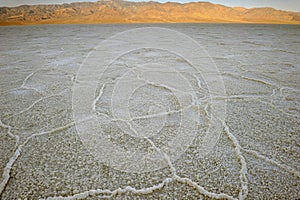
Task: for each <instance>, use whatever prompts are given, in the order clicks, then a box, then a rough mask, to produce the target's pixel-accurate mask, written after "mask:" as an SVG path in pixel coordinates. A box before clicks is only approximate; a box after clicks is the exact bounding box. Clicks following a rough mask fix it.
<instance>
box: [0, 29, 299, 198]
mask: <svg viewBox="0 0 300 200" xmlns="http://www.w3.org/2000/svg"><path fill="white" fill-rule="evenodd" d="M153 26H155V27H160V28H162V29H157V30H162V31H164V32H163V33H169V32H168V30H174V31H176V32H180V33H182V34H178V35H177V36H178V37H183V38H187V37H185V36H183V34H185V35H187V36H189V37H190V38H191V39H193V41H194V42H197V43H198V44H199V45H200V46H201V47H202V50H203V51H201V52H203V55H200V54H199V58H201V59H199V60H198V61H199V62H201V63H200V65H199V66H202V67H203V68H199V66H198V65H195V63H194V65H192V64H193V62H192V61H193V60H192V58H195V57H192V55H194V54H196V53H197V52H198V51H197V49H196V48H194V46H193V44H194V43H192V42H191V43H190V44H189V43H186V42H185V40H183V39H180V40H179V39H177V40H173V37H174V35H169V36H170V37H167V36H166V38H164V37H163V36H164V35H163V34H162V39H161V40H162V42H161V45H166V44H170V43H171V42H167V43H164V41H171V39H172V40H173V42H172V45H173V46H174V47H178V50H179V51H182V49H185V51H182V53H183V54H184V53H186V56H182V54H179V53H178V52H177V53H176V52H173V51H167V49H166V47H165V46H162V48H160V49H156V50H155V49H154V48H153V47H152V46H151V45H150V46H151V48H149V46H145V47H144V48H135V50H132V51H124V52H119V54H118V55H119V56H117V58H116V59H114V60H113V62H111V63H110V64H109V65H108V66H107V68H105V69H104V68H101V67H103V66H102V62H104V60H102V58H101V59H100V57H97V56H98V55H101V56H103V55H106V56H110V55H109V53H108V50H109V51H110V50H113V48H115V47H119V48H120V49H121V48H125V47H126V44H129V43H127V42H128V41H126V40H129V39H130V38H131V37H132V42H133V43H134V41H136V40H138V39H141V38H138V37H136V38H135V37H134V36H135V35H132V34H127V35H125V36H126V37H123V35H121V36H122V37H120V36H116V37H115V38H113V39H111V40H110V43H108V42H106V43H105V42H104V43H100V42H101V41H104V40H105V39H108V38H110V37H111V36H113V35H115V34H119V33H120V32H123V31H128V30H131V29H134V28H143V27H153ZM165 28H167V29H165ZM139 30H140V29H139ZM141 30H142V31H143V30H146V31H145V32H147V30H149V31H152V30H153V29H151V28H150V29H147V28H146V29H141ZM155 30H156V29H155ZM129 33H131V32H129ZM132 33H135V32H132ZM174 33H175V32H174ZM138 34H139V33H138ZM175 35H176V34H175ZM147 37H148V36H147ZM149 38H150V39H149V41H151V39H153V38H154V39H157V40H160V39H159V38H155V35H154V36H153V37H150V36H149ZM170 38H171V39H170ZM299 38H300V26H299V25H255V24H253V25H250V24H248V25H241V24H152V25H149V24H148V25H145V24H135V25H36V26H9V27H5V26H3V27H0V43H1V46H0V93H1V95H0V120H1V121H0V158H1V159H0V175H1V176H0V199H64V198H65V199H80V198H82V199H99V198H103V199H107V198H112V199H299V198H300V191H299V188H300V167H299V163H300V154H299V152H300V147H299V141H300V129H299V128H300V126H299V125H300V124H299V123H300V119H299V118H300V111H299V108H300V107H299V106H300V79H299V77H300V59H299V58H300V57H299V54H300V49H299V45H300V44H299ZM164 39H165V40H164ZM157 42H159V41H157ZM149 43H150V42H149ZM98 44H100V45H99V46H98ZM119 44H120V45H119ZM130 44H131V43H130ZM147 44H148V43H147ZM118 45H119V46H118ZM166 46H167V45H166ZM104 47H113V48H108V50H107V49H106V50H105V48H104ZM103 49H104V50H103ZM115 50H116V51H117V50H118V48H115ZM96 53H99V54H96ZM196 55H197V54H196ZM189 56H190V57H189ZM188 58H191V59H188ZM207 58H209V59H207ZM195 59H197V56H196V58H195ZM97 63H99V65H98V64H97ZM95 64H96V65H95ZM89 66H95V69H93V70H100V71H95V72H97V73H99V76H98V74H97V73H93V72H94V71H89V68H86V67H89ZM97 66H99V67H98V68H97ZM90 69H92V68H90ZM203 69H207V70H210V69H214V70H216V71H207V70H203ZM84 70H86V72H87V73H83V72H84ZM100 72H101V73H100ZM215 75H216V76H215ZM217 75H218V76H217ZM91 77H97V78H98V79H97V81H96V82H93V81H90V78H91ZM214 77H217V78H218V80H217V79H214ZM220 83H222V84H221V85H218V84H220ZM84 84H94V86H95V91H94V93H92V94H93V96H92V99H91V104H89V102H88V101H89V99H90V97H89V96H88V93H86V90H88V89H89V87H88V86H89V85H87V86H84ZM217 86H218V87H217ZM216 87H217V89H215V90H214V88H216ZM220 87H221V89H222V90H218V89H220ZM84 88H85V89H86V90H85V89H84ZM78 96H80V98H77V97H78ZM85 103H86V104H87V105H88V107H87V109H90V110H91V111H92V112H93V113H94V115H95V116H96V117H95V119H96V120H97V123H96V124H97V126H95V127H94V125H95V123H91V121H90V120H89V119H85V118H84V117H85V113H84V112H85V110H84V109H85V108H83V107H82V106H80V105H84V104H85ZM74 106H75V107H74ZM214 106H215V107H214ZM215 108H218V109H215ZM81 119H82V121H80V120H81ZM92 128H93V129H92ZM207 138H209V139H207ZM206 139H207V140H206ZM99 141H100V142H99ZM204 141H206V142H204ZM207 141H208V142H207ZM205 150H209V151H207V152H206V151H205ZM124 152H125V153H124Z"/></svg>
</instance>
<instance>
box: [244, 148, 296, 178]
mask: <svg viewBox="0 0 300 200" xmlns="http://www.w3.org/2000/svg"><path fill="white" fill-rule="evenodd" d="M242 150H243V151H245V152H246V153H249V154H252V155H254V156H255V157H257V158H259V159H262V160H264V161H266V162H269V163H271V164H274V165H276V166H277V167H279V168H281V169H283V170H285V171H287V172H289V173H291V174H293V175H294V176H297V177H300V172H299V171H297V170H295V169H294V168H292V167H290V166H288V165H286V164H281V163H279V162H277V161H275V160H273V159H271V158H268V157H266V156H263V155H261V154H259V153H258V152H257V151H254V150H250V149H244V148H242Z"/></svg>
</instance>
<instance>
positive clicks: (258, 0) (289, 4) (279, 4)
mask: <svg viewBox="0 0 300 200" xmlns="http://www.w3.org/2000/svg"><path fill="white" fill-rule="evenodd" d="M79 1H81V2H83V1H97V0H0V7H3V6H10V7H11V6H18V5H24V4H28V5H30V4H57V3H71V2H79ZM131 1H141V0H131ZM144 1H147V0H144ZM154 1H159V2H167V1H176V2H179V3H186V2H191V1H198V0H154ZM199 1H201V0H199ZM206 1H209V2H212V3H217V4H223V5H226V6H242V7H246V8H253V7H273V8H276V9H281V10H291V11H297V12H300V0H206Z"/></svg>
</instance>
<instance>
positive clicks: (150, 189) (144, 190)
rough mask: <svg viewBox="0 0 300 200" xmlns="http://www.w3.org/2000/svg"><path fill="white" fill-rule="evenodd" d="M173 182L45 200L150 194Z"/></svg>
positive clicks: (88, 192) (170, 180) (98, 190)
mask: <svg viewBox="0 0 300 200" xmlns="http://www.w3.org/2000/svg"><path fill="white" fill-rule="evenodd" d="M173 181H174V180H173V179H172V178H166V179H165V180H164V181H163V182H161V183H159V184H157V185H154V186H152V187H148V188H142V189H136V188H133V187H130V186H127V187H125V188H124V189H122V188H118V189H116V190H107V189H105V190H101V189H96V190H88V191H85V192H81V193H77V194H74V195H73V196H67V197H63V196H57V197H48V198H46V199H47V200H73V199H84V198H87V197H89V196H95V195H101V194H110V195H109V196H105V197H106V198H111V197H113V196H115V195H118V194H125V193H127V192H132V193H134V194H151V193H153V192H154V191H155V190H159V189H161V188H163V187H164V186H165V185H166V184H168V183H171V182H173Z"/></svg>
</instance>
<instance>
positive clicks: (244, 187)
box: [220, 120, 248, 200]
mask: <svg viewBox="0 0 300 200" xmlns="http://www.w3.org/2000/svg"><path fill="white" fill-rule="evenodd" d="M220 121H221V122H222V124H223V127H224V131H225V132H226V134H227V136H228V138H229V139H230V140H231V142H232V143H233V146H234V150H235V152H236V155H237V157H238V159H239V161H240V163H241V170H240V181H241V189H240V192H239V199H240V200H243V199H245V198H246V197H247V195H248V179H247V173H248V172H247V163H246V160H245V158H244V156H243V155H242V153H241V150H242V149H243V148H242V147H241V145H240V144H239V141H238V140H237V138H236V137H235V136H234V135H233V134H232V133H231V132H230V130H229V127H228V125H227V124H226V122H225V121H223V120H220Z"/></svg>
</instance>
